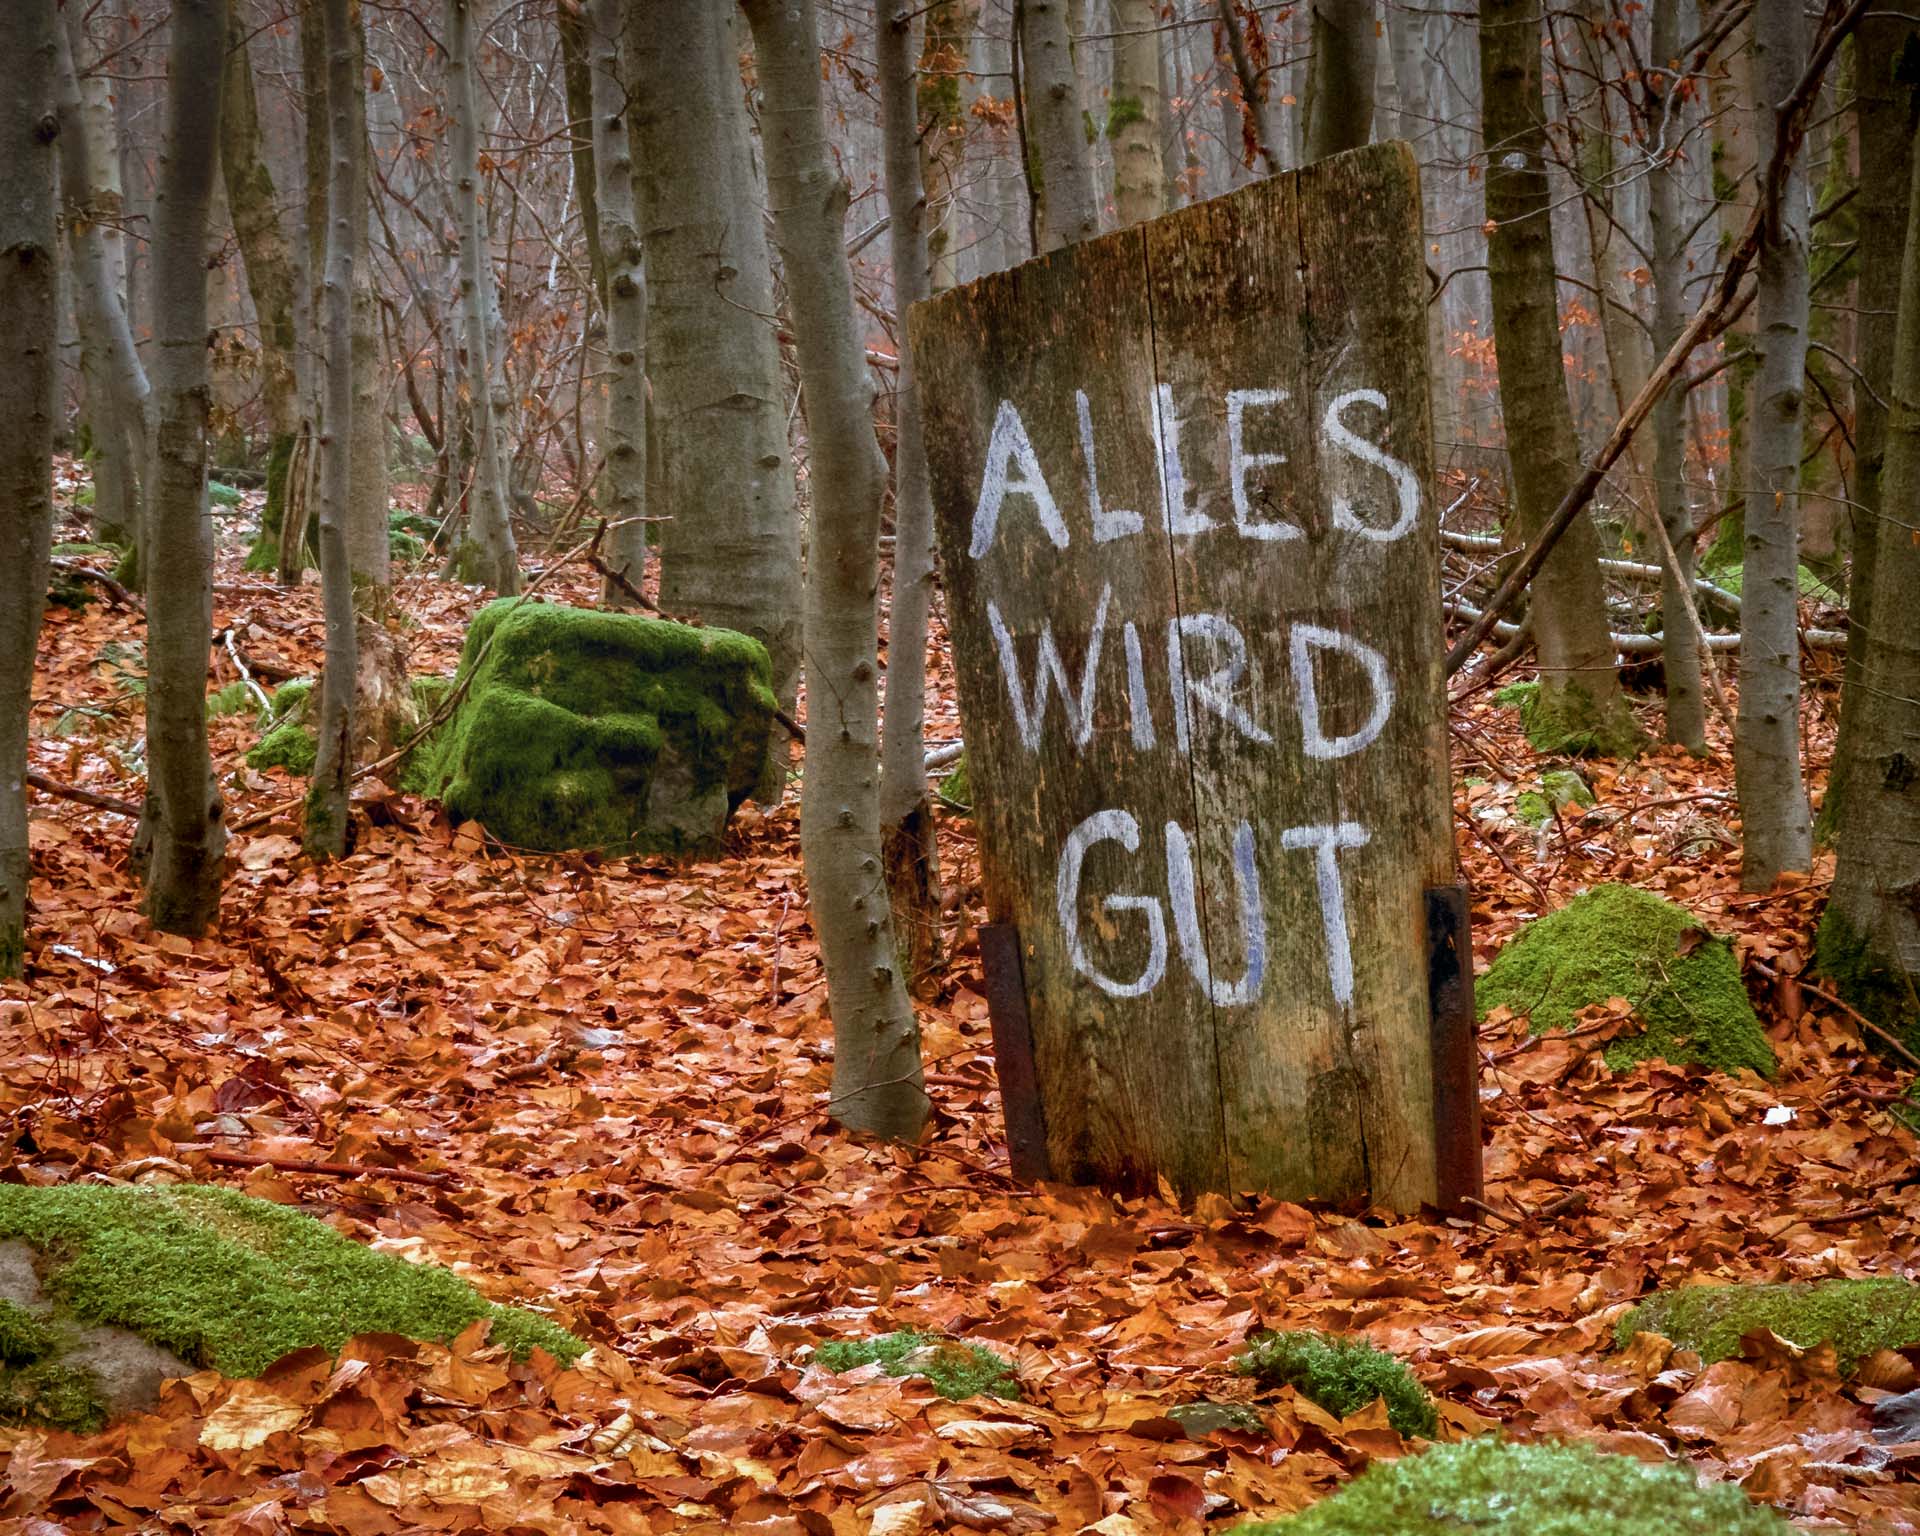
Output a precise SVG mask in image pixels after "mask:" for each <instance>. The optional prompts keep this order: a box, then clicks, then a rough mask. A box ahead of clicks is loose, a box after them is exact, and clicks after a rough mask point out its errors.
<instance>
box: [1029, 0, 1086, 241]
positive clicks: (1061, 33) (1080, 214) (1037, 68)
mask: <svg viewBox="0 0 1920 1536" xmlns="http://www.w3.org/2000/svg"><path fill="white" fill-rule="evenodd" d="M1019 18H1020V56H1021V61H1022V66H1023V68H1024V70H1025V72H1026V81H1025V85H1026V104H1027V132H1028V133H1029V134H1031V135H1032V137H1033V149H1034V151H1035V155H1034V158H1035V159H1037V161H1038V168H1037V169H1038V175H1039V181H1040V186H1041V188H1042V191H1043V194H1044V198H1045V208H1046V221H1045V224H1044V225H1043V226H1042V230H1041V241H1040V245H1041V249H1042V250H1047V251H1057V250H1059V249H1060V247H1061V246H1063V245H1073V244H1076V243H1078V242H1079V241H1082V240H1091V239H1092V238H1093V237H1094V236H1095V235H1097V234H1099V233H1100V200H1099V196H1098V194H1097V193H1096V192H1095V191H1094V185H1093V157H1092V155H1090V154H1089V153H1088V151H1087V120H1086V112H1085V109H1084V108H1083V107H1082V106H1081V103H1080V80H1079V77H1078V76H1077V75H1076V74H1075V72H1074V67H1073V41H1072V39H1071V38H1070V37H1069V36H1068V34H1067V7H1066V0H1021V4H1020V10H1019Z"/></svg>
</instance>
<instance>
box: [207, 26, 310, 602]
mask: <svg viewBox="0 0 1920 1536" xmlns="http://www.w3.org/2000/svg"><path fill="white" fill-rule="evenodd" d="M247 32H248V27H247V23H246V18H245V17H244V16H243V15H241V13H240V11H239V10H238V9H236V10H234V11H233V13H232V14H231V15H230V16H229V17H228V18H227V61H226V70H225V73H224V75H223V77H222V80H221V86H220V89H221V93H222V101H221V109H220V168H221V171H222V173H223V175H224V178H225V181H226V189H227V207H228V210H229V212H230V213H231V214H232V216H233V233H234V238H235V239H236V241H237V242H238V243H239V246H240V256H241V259H242V260H243V261H244V262H245V263H246V268H247V290H248V292H249V293H250V294H251V295H252V298H253V312H254V316H255V318H256V319H257V320H258V322H259V325H260V373H261V380H260V385H261V395H262V397H263V398H264V400H265V403H266V408H267V503H266V509H265V510H264V511H263V512H262V513H261V515H260V536H259V538H258V539H257V540H256V541H255V543H254V548H253V552H252V553H251V554H250V555H249V556H248V558H247V564H248V566H249V567H250V568H252V569H256V570H271V569H272V568H273V566H274V564H275V562H276V560H277V559H278V556H279V549H280V518H281V514H282V513H283V511H284V510H285V507H286V492H287V463H288V460H289V459H290V458H291V457H292V454H293V443H294V439H295V437H296V436H298V434H299V431H300V398H299V391H298V388H297V387H296V385H295V381H294V356H295V353H296V352H297V351H298V347H299V343H298V335H297V333H296V331H295V329H294V321H293V290H294V273H293V256H292V254H291V252H289V251H288V249H287V239H286V235H285V233H284V232H283V231H282V230H281V227H280V202H279V194H278V191H277V190H276V188H275V187H274V184H273V172H272V171H271V170H269V169H268V167H267V161H266V156H265V154H264V153H263V151H262V148H261V139H260V114H259V108H258V105H257V104H256V102H255V99H254V93H253V62H252V60H251V59H250V58H249V57H248V52H247Z"/></svg>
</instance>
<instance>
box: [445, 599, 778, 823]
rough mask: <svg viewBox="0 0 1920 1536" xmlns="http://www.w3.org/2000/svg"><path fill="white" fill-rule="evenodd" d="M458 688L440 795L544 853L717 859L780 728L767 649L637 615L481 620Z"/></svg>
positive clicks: (487, 611)
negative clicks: (462, 688) (730, 820)
mask: <svg viewBox="0 0 1920 1536" xmlns="http://www.w3.org/2000/svg"><path fill="white" fill-rule="evenodd" d="M459 677H460V678H461V679H470V682H469V684H468V689H467V692H466V694H465V696H464V697H463V698H462V700H461V702H460V704H459V706H458V707H457V708H456V709H455V711H454V713H453V717H452V718H451V719H450V720H449V721H448V722H447V724H446V726H445V728H444V729H443V730H442V732H441V733H440V735H439V737H438V739H437V740H436V742H435V744H434V750H433V752H432V755H431V756H432V761H431V765H430V767H429V769H428V780H429V782H430V784H431V786H432V789H433V792H435V793H437V794H438V795H439V797H440V798H441V800H442V801H444V803H445V804H446V807H447V810H448V812H449V814H451V815H452V816H453V817H454V819H455V820H456V821H467V820H472V821H478V822H479V823H480V824H481V825H482V826H484V827H486V829H487V830H488V831H489V832H491V833H492V834H493V835H494V836H495V837H497V838H499V839H501V841H503V842H505V843H508V844H510V845H512V846H515V847H520V848H533V849H540V850H543V851H546V852H559V851H561V850H564V849H572V848H584V849H600V850H603V851H606V852H609V853H614V854H621V853H674V854H684V853H708V852H714V851H717V849H718V848H719V846H720V841H721V836H722V834H723V832H724V830H725V826H726V820H727V817H728V815H730V814H731V812H732V811H733V809H734V807H736V806H738V805H739V803H740V802H741V801H742V800H744V799H745V798H746V797H747V795H748V794H749V793H750V792H751V791H752V789H753V788H754V785H755V782H756V781H757V779H758V776H759V773H760V768H761V765H762V763H763V762H764V761H765V758H766V751H767V737H768V733H769V731H770V730H771V728H772V725H773V711H774V708H775V701H774V697H773V690H772V667H771V665H770V663H769V662H768V660H767V653H766V650H765V648H764V647H762V646H761V645H760V643H759V642H758V641H757V640H753V639H750V638H748V637H747V636H745V635H740V634H735V633H734V632H733V631H731V630H724V629H697V628H693V627H691V626H689V625H684V624H674V623H669V622H667V621H665V620H661V619H648V618H641V617H638V616H637V615H633V614H624V613H600V612H596V611H593V610H591V609H582V608H569V607H565V606H562V605H560V604H555V603H530V602H523V601H521V600H520V599H518V598H502V599H500V600H498V601H496V602H493V603H490V604H489V605H488V606H487V607H485V608H483V609H482V610H481V611H480V613H479V614H478V615H476V616H475V618H474V621H473V625H472V628H471V629H469V630H468V632H467V642H466V646H465V649H464V650H463V651H462V652H461V657H460V672H459Z"/></svg>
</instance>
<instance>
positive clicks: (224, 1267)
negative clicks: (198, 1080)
mask: <svg viewBox="0 0 1920 1536" xmlns="http://www.w3.org/2000/svg"><path fill="white" fill-rule="evenodd" d="M9 1238H17V1239H21V1240H23V1241H25V1242H27V1243H29V1244H31V1245H32V1247H33V1248H34V1249H35V1250H36V1251H37V1252H38V1253H39V1254H40V1255H41V1259H42V1262H43V1263H44V1265H45V1266H46V1269H45V1274H44V1276H43V1280H44V1284H45V1287H46V1293H47V1296H48V1297H49V1298H50V1299H51V1300H52V1301H53V1302H54V1304H55V1305H56V1306H58V1307H59V1308H60V1309H61V1312H62V1313H63V1314H65V1315H68V1316H71V1317H72V1318H73V1319H74V1320H75V1321H77V1322H80V1323H102V1324H109V1325H113V1326H116V1327H121V1328H126V1329H129V1330H131V1331H132V1332H134V1333H137V1334H139V1335H140V1336H141V1337H142V1338H144V1339H147V1340H149V1341H151V1342H152V1343H154V1344H158V1345H161V1346H162V1347H164V1348H166V1349H170V1350H172V1351H173V1352H174V1353H176V1354H178V1355H179V1356H181V1357H182V1358H183V1359H186V1360H190V1361H193V1362H195V1363H197V1364H200V1365H205V1366H211V1367H213V1368H214V1369H216V1370H219V1371H223V1372H225V1373H226V1374H227V1375H229V1376H255V1375H258V1374H259V1373H260V1372H261V1371H263V1370H265V1369H266V1368H267V1367H268V1366H269V1365H271V1364H273V1362H274V1361H276V1360H278V1359H279V1358H280V1357H281V1356H282V1355H285V1354H287V1353H289V1352H291V1351H293V1350H296V1349H305V1348H308V1347H310V1346H314V1345H318V1346H320V1347H321V1348H324V1349H327V1350H338V1349H339V1348H340V1346H341V1345H343V1344H345V1343H346V1341H347V1340H348V1339H350V1338H352V1337H353V1336H354V1335H356V1334H361V1333H397V1334H402V1335H404V1336H405V1337H407V1338H410V1339H428V1340H434V1341H436V1342H442V1343H444V1342H445V1341H447V1340H449V1339H452V1338H453V1337H454V1336H455V1335H456V1334H458V1333H460V1332H461V1331H462V1330H463V1329H465V1328H466V1327H467V1326H468V1325H469V1324H471V1323H473V1322H474V1321H476V1320H477V1319H480V1318H487V1319H488V1320H490V1322H491V1323H492V1335H491V1337H492V1339H493V1341H494V1342H495V1343H498V1344H503V1345H505V1346H507V1348H508V1349H510V1350H511V1351H512V1353H513V1354H514V1356H515V1357H516V1358H525V1356H526V1355H527V1354H528V1353H530V1352H531V1351H532V1350H534V1349H536V1348H538V1349H544V1350H545V1351H547V1353H548V1354H550V1355H552V1356H553V1357H554V1358H555V1359H557V1360H559V1361H561V1362H562V1363H563V1364H569V1365H570V1364H572V1362H573V1361H574V1360H576V1359H578V1358H579V1357H580V1355H581V1354H583V1353H584V1352H585V1350H586V1348H587V1346H586V1344H585V1343H584V1342H582V1341H581V1340H580V1339H577V1338H575V1337H574V1336H573V1335H572V1334H570V1333H568V1332H567V1331H566V1330H565V1329H563V1328H561V1327H560V1326H559V1325H558V1324H556V1323H553V1322H550V1321H548V1320H547V1319H546V1318H544V1317H541V1316H539V1315H538V1314H536V1313H533V1312H528V1311H524V1310H522V1309H520V1308H517V1307H503V1306H498V1305H496V1304H495V1303H493V1302H490V1301H487V1300H486V1299H485V1298H484V1297H482V1296H481V1295H480V1294H479V1293H478V1292H477V1291H475V1290H474V1289H473V1287H472V1286H470V1285H468V1284H467V1282H466V1281H464V1280H462V1279H461V1278H460V1277H459V1276H458V1275H455V1274H454V1273H453V1272H452V1271H450V1270H445V1269H441V1268H439V1267H438V1266H435V1265H429V1264H408V1263H405V1262H404V1261H402V1260H400V1259H396V1258H394V1257H392V1256H391V1255H389V1254H383V1253H375V1252H374V1251H373V1250H372V1249H370V1248H367V1247H365V1246H363V1245H362V1244H360V1243H356V1242H354V1241H352V1240H351V1239H349V1238H346V1237H343V1236H341V1235H340V1234H339V1233H338V1232H335V1231H334V1230H333V1229H332V1228H331V1227H328V1226H325V1225H323V1224H322V1223H320V1222H318V1221H315V1220H314V1219H313V1218H312V1217H311V1216H306V1215H303V1214H301V1213H300V1212H298V1211H294V1210H289V1209H287V1208H286V1207H285V1206H279V1205H274V1204H271V1203H270V1202H268V1201H265V1200H255V1199H252V1198H250V1197H248V1196H246V1195H241V1194H238V1193H236V1192H235V1191H233V1190H229V1189H221V1188H216V1187H210V1186H201V1185H190V1184H189V1185H171V1186H164V1187H152V1186H143V1187H135V1186H129V1185H104V1184H84V1185H82V1184H66V1185H57V1186H53V1187H49V1188H27V1187H25V1186H21V1185H0V1240H4V1239H9ZM56 1326H57V1321H56Z"/></svg>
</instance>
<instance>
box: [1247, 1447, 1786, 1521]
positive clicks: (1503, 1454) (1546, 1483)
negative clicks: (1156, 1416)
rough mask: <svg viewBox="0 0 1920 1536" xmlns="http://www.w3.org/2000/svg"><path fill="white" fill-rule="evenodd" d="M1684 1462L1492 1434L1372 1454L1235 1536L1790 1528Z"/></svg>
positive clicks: (1775, 1515)
mask: <svg viewBox="0 0 1920 1536" xmlns="http://www.w3.org/2000/svg"><path fill="white" fill-rule="evenodd" d="M1792 1530H1793V1528H1792V1527H1791V1526H1790V1525H1788V1524H1787V1522H1786V1521H1785V1520H1784V1519H1783V1518H1782V1517H1781V1516H1780V1515H1779V1514H1778V1513H1777V1512H1775V1511H1774V1510H1771V1509H1768V1508H1765V1507H1764V1506H1761V1505H1756V1504H1753V1503H1751V1502H1750V1501H1749V1500H1748V1498H1747V1496H1746V1495H1745V1494H1744V1493H1742V1492H1741V1491H1740V1490H1739V1488H1738V1487H1736V1486H1734V1485H1733V1484H1730V1483H1715V1484H1712V1485H1710V1486H1707V1487H1702V1486H1701V1485H1700V1482H1699V1480H1698V1479H1697V1478H1696V1477H1695V1476H1694V1473H1693V1470H1692V1468H1690V1467H1688V1466H1686V1465H1685V1464H1684V1463H1681V1464H1674V1463H1667V1464H1654V1463H1650V1462H1644V1461H1640V1460H1638V1459H1636V1458H1635V1457H1632V1456H1609V1455H1604V1454H1602V1453H1600V1452H1598V1451H1594V1450H1590V1449H1588V1448H1587V1447H1585V1446H1581V1445H1560V1444H1551V1443H1542V1444H1536V1445H1516V1444H1514V1443H1513V1442H1511V1441H1507V1440H1498V1439H1494V1438H1491V1437H1487V1438H1482V1439H1479V1440H1467V1441H1462V1442H1461V1443H1459V1444H1457V1445H1436V1446H1433V1447H1430V1448H1429V1449H1427V1450H1425V1451H1422V1452H1421V1453H1420V1454H1419V1455H1418V1456H1404V1457H1402V1458H1400V1459H1399V1460H1398V1461H1382V1462H1376V1463H1374V1465H1373V1466H1371V1467H1369V1468H1368V1469H1367V1470H1366V1471H1365V1472H1364V1473H1362V1474H1361V1475H1360V1476H1359V1477H1357V1478H1355V1479H1354V1480H1353V1481H1352V1482H1351V1483H1349V1484H1347V1486H1346V1487H1344V1488H1342V1489H1341V1490H1340V1491H1339V1492H1338V1493H1336V1494H1335V1495H1333V1497H1332V1498H1329V1499H1323V1500H1322V1501H1321V1502H1320V1503H1318V1504H1315V1505H1314V1506H1313V1507H1312V1508H1310V1509H1305V1510H1302V1511H1301V1512H1300V1513H1299V1514H1297V1515H1293V1516H1290V1517H1289V1518H1287V1519H1285V1520H1271V1521H1258V1522H1255V1523H1254V1524H1251V1525H1241V1526H1236V1527H1234V1536H1468V1533H1471V1536H1792Z"/></svg>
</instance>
